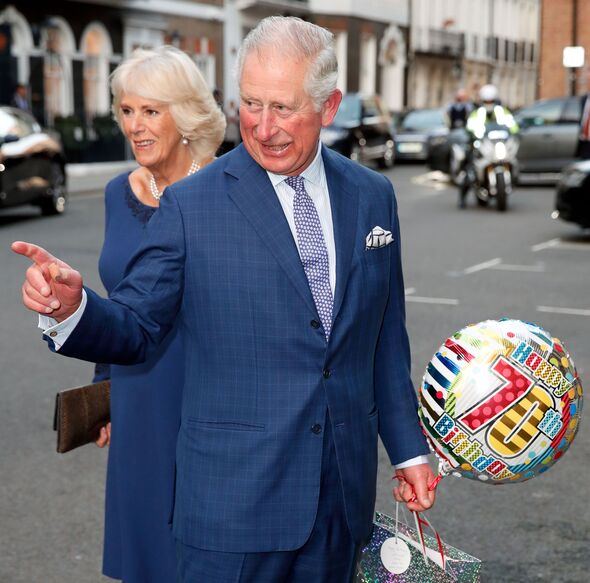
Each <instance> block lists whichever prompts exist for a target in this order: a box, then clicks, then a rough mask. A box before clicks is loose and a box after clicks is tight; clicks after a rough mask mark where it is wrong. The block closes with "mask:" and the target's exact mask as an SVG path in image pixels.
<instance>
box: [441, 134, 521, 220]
mask: <svg viewBox="0 0 590 583" xmlns="http://www.w3.org/2000/svg"><path fill="white" fill-rule="evenodd" d="M518 146H519V141H518V137H517V136H516V135H514V134H511V133H510V130H509V129H508V128H507V127H506V126H503V125H499V124H496V123H487V124H486V128H485V133H484V135H483V136H482V137H481V138H478V139H475V140H474V141H473V144H471V147H470V146H469V145H467V147H465V146H463V145H462V144H453V146H452V148H451V166H452V167H453V166H454V169H455V173H456V183H457V184H458V186H459V205H460V206H461V207H464V206H465V199H466V198H467V194H468V193H469V190H471V189H473V191H474V192H475V197H476V200H477V203H478V205H479V206H487V205H488V203H489V202H490V200H492V199H495V200H496V208H497V209H498V210H499V211H505V210H506V209H507V207H508V195H509V194H510V193H511V192H512V185H513V184H514V182H515V179H516V177H517V176H518V162H517V160H516V154H517V152H518Z"/></svg>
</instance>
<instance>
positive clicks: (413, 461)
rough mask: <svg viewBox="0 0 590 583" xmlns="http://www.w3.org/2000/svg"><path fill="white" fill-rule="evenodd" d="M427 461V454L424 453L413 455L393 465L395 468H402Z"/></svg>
mask: <svg viewBox="0 0 590 583" xmlns="http://www.w3.org/2000/svg"><path fill="white" fill-rule="evenodd" d="M427 463H428V456H426V455H419V456H416V457H413V458H411V459H409V460H406V461H405V462H402V463H401V464H396V465H395V466H394V467H395V469H396V470H403V469H404V468H409V467H410V466H418V465H420V464H427Z"/></svg>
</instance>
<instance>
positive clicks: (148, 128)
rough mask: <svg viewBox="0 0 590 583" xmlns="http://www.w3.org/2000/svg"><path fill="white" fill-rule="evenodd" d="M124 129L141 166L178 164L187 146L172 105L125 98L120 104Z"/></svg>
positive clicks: (136, 97)
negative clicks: (183, 140) (171, 111)
mask: <svg viewBox="0 0 590 583" xmlns="http://www.w3.org/2000/svg"><path fill="white" fill-rule="evenodd" d="M119 107H120V115H119V119H120V120H121V127H122V129H123V133H124V134H125V137H126V138H127V139H128V140H129V144H130V145H131V149H132V150H133V155H134V156H135V159H136V160H137V162H138V164H140V165H141V166H144V167H146V168H148V169H157V168H160V167H163V166H166V165H168V164H170V163H174V161H175V160H177V159H178V158H177V156H178V154H179V152H180V151H182V149H183V148H184V149H185V150H186V146H184V145H183V144H182V142H181V140H182V136H181V135H180V134H179V133H178V130H177V128H176V124H175V123H174V119H173V118H172V115H171V114H170V110H169V108H168V105H166V104H164V103H162V102H159V101H154V100H152V99H145V98H144V97H140V96H139V95H133V94H125V95H123V97H122V98H121V104H120V106H119Z"/></svg>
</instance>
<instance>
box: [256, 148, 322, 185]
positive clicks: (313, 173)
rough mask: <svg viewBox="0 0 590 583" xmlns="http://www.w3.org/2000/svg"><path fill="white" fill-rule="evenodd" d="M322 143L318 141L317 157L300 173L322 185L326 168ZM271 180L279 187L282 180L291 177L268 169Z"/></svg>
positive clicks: (306, 178) (314, 182)
mask: <svg viewBox="0 0 590 583" xmlns="http://www.w3.org/2000/svg"><path fill="white" fill-rule="evenodd" d="M322 148H323V146H322V143H321V142H318V149H317V151H316V154H315V157H314V159H313V160H312V162H311V164H310V165H309V166H308V167H307V168H306V169H305V170H304V171H303V172H302V173H301V174H300V176H303V178H305V180H307V181H309V182H311V183H312V184H316V185H320V184H321V179H322V171H323V168H324V161H323V159H322ZM266 173H267V174H268V177H269V178H270V181H271V182H272V185H273V187H275V188H276V187H277V186H278V185H279V184H280V183H281V182H284V181H285V180H287V178H289V177H288V176H284V175H283V174H274V173H273V172H269V171H268V170H267V171H266Z"/></svg>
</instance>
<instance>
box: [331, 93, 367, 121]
mask: <svg viewBox="0 0 590 583" xmlns="http://www.w3.org/2000/svg"><path fill="white" fill-rule="evenodd" d="M360 119H361V100H360V99H359V98H358V97H357V96H356V95H345V96H344V97H343V98H342V103H340V107H339V108H338V112H337V113H336V117H335V118H334V121H333V122H332V125H333V126H336V127H339V128H349V127H353V126H355V125H358V123H359V121H360Z"/></svg>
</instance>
